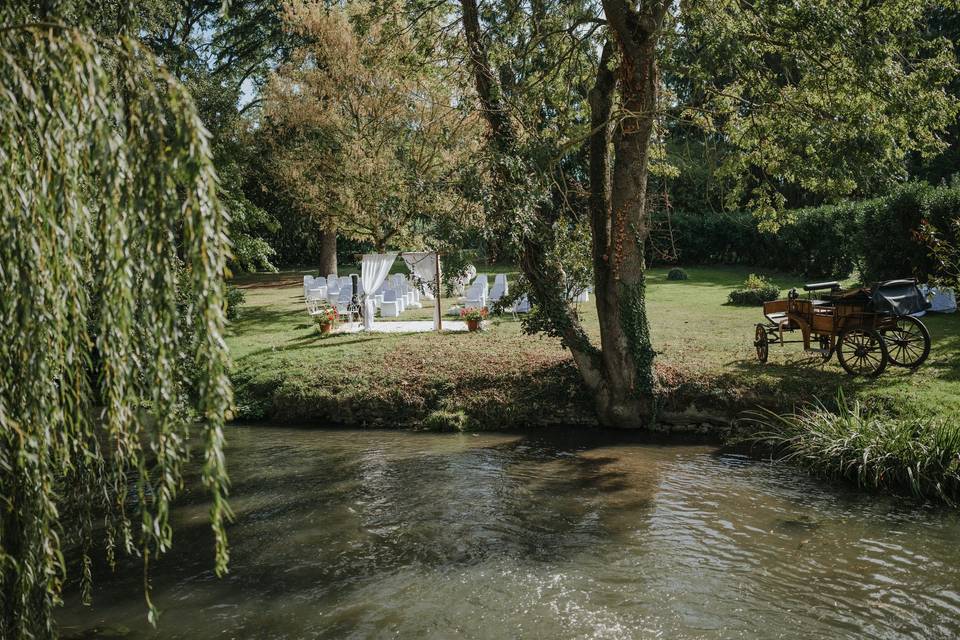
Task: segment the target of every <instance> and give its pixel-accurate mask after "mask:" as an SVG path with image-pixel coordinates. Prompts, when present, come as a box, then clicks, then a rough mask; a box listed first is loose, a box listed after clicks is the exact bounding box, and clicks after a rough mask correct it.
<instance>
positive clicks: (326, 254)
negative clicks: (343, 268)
mask: <svg viewBox="0 0 960 640" xmlns="http://www.w3.org/2000/svg"><path fill="white" fill-rule="evenodd" d="M319 271H320V275H322V276H327V275H330V274H331V273H336V272H337V232H336V231H333V230H329V229H324V230H323V231H322V232H320V267H319Z"/></svg>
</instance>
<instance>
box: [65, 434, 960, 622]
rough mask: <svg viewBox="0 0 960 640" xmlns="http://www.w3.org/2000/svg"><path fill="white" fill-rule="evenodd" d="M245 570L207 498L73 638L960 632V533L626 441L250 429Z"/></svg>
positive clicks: (105, 577)
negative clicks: (215, 530)
mask: <svg viewBox="0 0 960 640" xmlns="http://www.w3.org/2000/svg"><path fill="white" fill-rule="evenodd" d="M229 441H230V446H229V452H228V456H229V457H228V462H229V468H230V473H231V478H232V480H233V488H232V490H231V494H232V495H231V505H232V507H233V509H234V511H235V512H236V521H235V523H234V524H233V525H232V526H231V527H230V530H229V535H230V545H231V565H230V574H229V575H228V576H227V577H225V578H224V579H218V578H216V577H215V576H214V575H213V573H212V571H211V568H212V565H213V561H212V541H211V536H210V533H209V528H208V526H207V523H206V509H207V503H206V502H205V500H204V496H203V492H202V491H201V490H200V489H199V488H196V487H191V488H188V490H187V491H186V492H185V494H184V496H183V498H182V499H181V500H180V502H179V504H180V506H179V507H178V508H177V510H176V512H175V516H174V517H175V527H176V531H177V533H176V535H175V540H174V551H173V552H172V553H171V554H170V555H168V556H167V557H165V558H164V559H163V560H161V561H160V562H159V563H157V564H156V565H155V566H154V568H153V571H152V575H153V586H154V600H155V602H156V604H157V605H158V606H159V608H160V609H161V610H162V612H163V614H162V616H161V620H160V626H159V628H158V630H156V631H154V630H151V628H150V627H149V626H148V625H147V624H146V620H145V615H144V605H143V600H142V597H141V590H142V576H141V574H140V569H139V565H138V564H137V563H136V562H134V561H131V562H129V563H127V564H126V565H125V566H124V567H122V568H121V569H120V571H119V572H118V573H117V574H113V575H111V574H109V573H106V572H105V571H103V570H101V571H98V573H99V575H98V584H97V587H96V591H95V602H94V607H93V608H92V609H88V608H85V607H81V606H79V605H78V604H77V602H76V598H75V597H69V598H68V599H67V606H66V607H65V608H64V610H63V611H62V612H61V615H60V616H59V619H60V622H61V625H62V627H61V628H62V631H63V635H64V636H66V637H84V638H93V637H105V636H107V635H114V636H115V635H118V634H122V635H124V636H125V637H129V638H185V639H186V638H190V639H191V640H194V639H202V638H290V639H293V638H367V637H403V638H410V637H434V638H446V637H451V636H459V637H464V638H512V637H530V638H550V639H551V640H559V639H562V638H660V637H662V638H841V637H847V638H865V637H868V638H869V637H875V638H900V637H915V638H955V637H958V636H960V548H958V542H960V518H958V516H957V515H956V514H955V513H953V512H949V511H946V510H942V509H931V508H923V507H918V506H915V505H912V504H910V503H905V502H903V501H897V500H893V499H884V498H877V497H876V496H867V495H863V494H859V493H856V492H851V491H847V490H843V489H841V488H838V487H835V486H831V485H828V484H825V483H821V482H818V481H816V480H813V479H810V478H807V477H805V476H802V475H800V474H798V473H797V472H796V470H793V469H790V468H786V467H779V466H772V465H769V464H765V463H758V462H754V461H750V460H747V459H745V458H742V457H738V456H732V455H718V454H717V453H716V451H715V450H713V449H711V448H707V447H691V446H653V445H649V444H642V443H639V442H630V441H629V440H626V441H625V438H624V437H623V436H619V435H618V436H616V439H614V437H613V436H609V435H607V436H604V435H597V434H593V435H584V434H580V433H569V432H565V433H552V434H535V435H526V436H517V435H489V434H484V435H439V434H419V433H410V432H389V431H316V430H297V429H286V428H274V427H234V428H231V430H230V432H229Z"/></svg>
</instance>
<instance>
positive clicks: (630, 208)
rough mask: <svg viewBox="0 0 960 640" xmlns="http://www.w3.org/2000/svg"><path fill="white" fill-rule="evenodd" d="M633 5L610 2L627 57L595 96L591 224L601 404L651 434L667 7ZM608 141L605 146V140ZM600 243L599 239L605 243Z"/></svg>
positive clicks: (604, 416)
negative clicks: (653, 272) (651, 211)
mask: <svg viewBox="0 0 960 640" xmlns="http://www.w3.org/2000/svg"><path fill="white" fill-rule="evenodd" d="M632 5H633V3H632V2H629V1H627V0H604V1H603V8H604V13H605V14H606V17H607V22H608V25H609V31H610V37H611V39H612V41H613V42H614V43H615V44H616V48H617V50H618V52H619V54H620V67H619V69H617V70H616V73H615V74H614V72H613V71H611V70H609V69H608V68H607V62H608V59H609V53H608V51H607V50H606V49H605V50H604V56H603V58H602V59H601V64H600V67H599V69H598V72H597V83H596V85H595V87H594V90H593V92H592V94H591V112H592V113H591V117H592V120H593V121H594V127H595V128H594V139H593V140H591V158H590V160H591V196H592V199H591V220H592V224H593V229H594V234H595V235H594V244H593V251H594V256H593V257H594V277H595V289H596V298H597V315H598V317H599V320H600V336H601V352H602V354H603V374H604V379H605V381H606V393H605V394H604V395H602V396H601V397H600V398H598V412H599V413H600V416H601V421H602V422H603V423H604V424H608V425H611V426H620V427H631V426H643V425H644V424H647V423H649V422H650V421H652V420H654V419H655V408H656V403H655V395H654V391H655V390H654V373H653V357H654V351H653V347H652V346H651V343H650V329H649V325H648V322H647V312H646V284H645V279H644V272H645V269H646V264H645V261H644V252H643V248H644V242H645V241H646V239H647V236H648V234H649V221H648V218H647V211H646V191H647V169H648V163H649V151H650V142H651V137H652V134H653V125H654V118H655V117H656V108H657V91H658V88H659V79H658V77H657V76H658V72H657V58H656V46H657V35H658V31H659V28H660V24H661V22H662V20H663V16H664V13H665V11H666V8H667V2H663V3H655V2H646V3H644V13H639V12H637V11H635V10H634V9H633V6H632ZM614 86H615V87H616V88H617V89H618V90H619V95H620V105H619V108H620V112H621V113H620V114H619V117H618V118H616V123H615V124H614V125H613V126H612V139H613V154H614V163H613V171H612V176H611V175H610V170H609V159H608V154H609V152H610V145H609V144H608V141H609V137H607V136H609V135H610V134H611V131H610V129H611V127H600V128H599V129H597V127H599V126H600V125H601V124H602V123H603V122H609V121H610V114H611V110H612V106H613V101H612V98H613V95H612V92H611V91H610V89H611V87H614ZM601 135H602V136H603V139H602V140H600V139H599V138H600V136H601ZM598 235H599V237H598Z"/></svg>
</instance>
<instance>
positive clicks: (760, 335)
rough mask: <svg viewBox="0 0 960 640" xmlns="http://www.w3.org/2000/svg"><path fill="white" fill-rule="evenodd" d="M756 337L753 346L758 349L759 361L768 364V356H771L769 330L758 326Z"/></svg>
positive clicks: (760, 325)
mask: <svg viewBox="0 0 960 640" xmlns="http://www.w3.org/2000/svg"><path fill="white" fill-rule="evenodd" d="M754 335H755V337H754V340H753V346H754V347H755V348H756V349H757V360H759V361H760V362H766V361H767V356H769V355H770V339H769V338H767V328H766V327H765V326H764V325H762V324H758V325H757V331H756V333H755V334H754Z"/></svg>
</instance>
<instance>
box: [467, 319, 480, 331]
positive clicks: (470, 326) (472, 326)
mask: <svg viewBox="0 0 960 640" xmlns="http://www.w3.org/2000/svg"><path fill="white" fill-rule="evenodd" d="M479 330H480V321H479V320H467V331H479Z"/></svg>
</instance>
